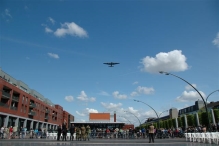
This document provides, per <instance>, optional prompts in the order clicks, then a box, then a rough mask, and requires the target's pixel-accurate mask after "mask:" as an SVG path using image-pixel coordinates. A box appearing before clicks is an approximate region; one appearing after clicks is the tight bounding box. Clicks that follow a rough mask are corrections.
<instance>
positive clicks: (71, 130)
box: [69, 124, 75, 141]
mask: <svg viewBox="0 0 219 146" xmlns="http://www.w3.org/2000/svg"><path fill="white" fill-rule="evenodd" d="M69 131H70V141H73V140H74V133H75V126H74V124H71V127H70V129H69Z"/></svg>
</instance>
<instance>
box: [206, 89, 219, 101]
mask: <svg viewBox="0 0 219 146" xmlns="http://www.w3.org/2000/svg"><path fill="white" fill-rule="evenodd" d="M217 91H218V92H219V90H215V91H213V92H211V93H210V94H209V95H208V96H207V97H206V103H207V101H208V97H209V96H210V95H211V94H213V93H214V92H217Z"/></svg>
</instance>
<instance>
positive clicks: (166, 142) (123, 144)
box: [0, 138, 216, 146]
mask: <svg viewBox="0 0 219 146" xmlns="http://www.w3.org/2000/svg"><path fill="white" fill-rule="evenodd" d="M111 145H113V146H145V145H153V146H214V145H215V144H207V143H197V142H186V141H185V138H174V139H155V143H148V139H91V140H90V141H56V140H51V139H0V146H111ZM215 146H216V145H215Z"/></svg>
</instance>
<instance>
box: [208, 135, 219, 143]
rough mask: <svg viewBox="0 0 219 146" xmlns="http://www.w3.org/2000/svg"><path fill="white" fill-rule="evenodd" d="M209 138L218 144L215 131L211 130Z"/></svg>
mask: <svg viewBox="0 0 219 146" xmlns="http://www.w3.org/2000/svg"><path fill="white" fill-rule="evenodd" d="M210 138H211V140H212V142H213V143H215V144H218V141H217V133H216V132H211V134H210Z"/></svg>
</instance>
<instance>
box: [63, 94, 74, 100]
mask: <svg viewBox="0 0 219 146" xmlns="http://www.w3.org/2000/svg"><path fill="white" fill-rule="evenodd" d="M65 100H66V101H68V102H72V101H73V100H74V97H73V96H71V95H69V96H65Z"/></svg>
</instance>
